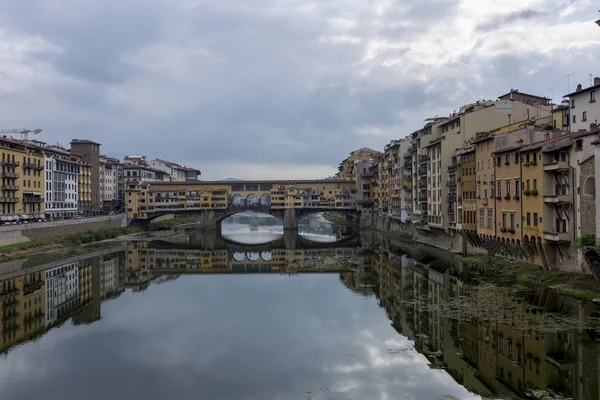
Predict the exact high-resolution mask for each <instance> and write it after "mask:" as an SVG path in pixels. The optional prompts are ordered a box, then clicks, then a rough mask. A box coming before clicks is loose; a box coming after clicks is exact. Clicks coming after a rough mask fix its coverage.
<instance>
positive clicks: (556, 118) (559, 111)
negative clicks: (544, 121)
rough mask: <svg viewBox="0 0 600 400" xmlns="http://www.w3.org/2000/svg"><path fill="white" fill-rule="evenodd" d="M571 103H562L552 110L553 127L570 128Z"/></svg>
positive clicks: (566, 129) (559, 128)
mask: <svg viewBox="0 0 600 400" xmlns="http://www.w3.org/2000/svg"><path fill="white" fill-rule="evenodd" d="M569 110H570V107H569V104H568V102H567V104H561V105H559V106H558V107H556V108H555V109H553V110H552V127H553V128H554V129H558V130H561V131H568V130H569Z"/></svg>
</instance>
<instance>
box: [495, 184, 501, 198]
mask: <svg viewBox="0 0 600 400" xmlns="http://www.w3.org/2000/svg"><path fill="white" fill-rule="evenodd" d="M496 196H498V197H502V181H498V193H497V194H496Z"/></svg>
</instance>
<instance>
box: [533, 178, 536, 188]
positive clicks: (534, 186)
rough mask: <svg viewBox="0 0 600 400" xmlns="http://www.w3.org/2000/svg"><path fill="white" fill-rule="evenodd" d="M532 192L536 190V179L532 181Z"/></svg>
mask: <svg viewBox="0 0 600 400" xmlns="http://www.w3.org/2000/svg"><path fill="white" fill-rule="evenodd" d="M533 190H537V179H534V180H533Z"/></svg>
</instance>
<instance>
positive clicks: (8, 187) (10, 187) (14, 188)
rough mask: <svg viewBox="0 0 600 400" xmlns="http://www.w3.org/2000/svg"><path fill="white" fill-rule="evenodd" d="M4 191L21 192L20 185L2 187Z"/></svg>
mask: <svg viewBox="0 0 600 400" xmlns="http://www.w3.org/2000/svg"><path fill="white" fill-rule="evenodd" d="M2 190H19V185H2Z"/></svg>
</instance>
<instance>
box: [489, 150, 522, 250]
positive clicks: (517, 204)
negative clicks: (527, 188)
mask: <svg viewBox="0 0 600 400" xmlns="http://www.w3.org/2000/svg"><path fill="white" fill-rule="evenodd" d="M519 149H520V146H516V147H508V148H505V149H500V150H496V151H494V153H493V156H494V157H495V164H496V165H495V169H494V173H495V177H494V178H495V183H494V184H495V185H496V186H495V188H496V190H495V194H496V202H495V209H496V210H495V218H496V221H497V222H496V238H498V239H500V241H501V242H502V243H511V244H520V243H521V227H522V224H521V162H520V159H519V157H520V153H519Z"/></svg>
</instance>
